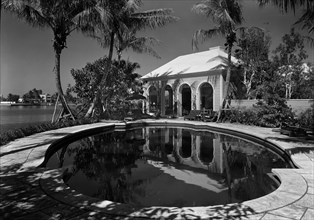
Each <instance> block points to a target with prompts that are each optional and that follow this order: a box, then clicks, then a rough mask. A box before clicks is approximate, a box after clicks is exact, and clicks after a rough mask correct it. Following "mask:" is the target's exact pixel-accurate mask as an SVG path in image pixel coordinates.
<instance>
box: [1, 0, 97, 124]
mask: <svg viewBox="0 0 314 220" xmlns="http://www.w3.org/2000/svg"><path fill="white" fill-rule="evenodd" d="M94 5H95V1H94V0H72V1H69V0H2V1H1V6H3V7H4V9H5V10H8V11H10V12H12V13H14V14H16V15H17V16H18V17H19V18H20V19H22V20H25V21H26V22H27V23H29V24H30V25H32V26H34V27H39V28H46V27H48V28H50V29H51V30H52V31H53V36H54V38H53V49H54V52H55V67H54V73H55V80H56V87H57V91H58V95H59V98H60V101H61V103H62V106H63V109H64V111H65V113H68V114H70V116H71V117H72V118H73V119H75V117H74V115H73V114H72V111H71V109H70V108H69V106H68V104H67V102H66V99H65V98H64V94H63V90H62V86H61V78H60V58H61V52H62V50H63V49H64V48H66V42H67V37H68V36H69V35H70V34H71V33H72V32H73V31H74V30H78V29H80V27H81V21H83V19H82V17H83V16H84V15H85V12H86V11H87V10H89V9H90V8H92V7H94Z"/></svg>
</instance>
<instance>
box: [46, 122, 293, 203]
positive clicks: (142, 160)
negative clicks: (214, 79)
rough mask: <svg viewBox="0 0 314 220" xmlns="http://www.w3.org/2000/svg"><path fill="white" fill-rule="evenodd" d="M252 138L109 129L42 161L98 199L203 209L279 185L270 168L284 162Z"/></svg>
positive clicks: (198, 130) (173, 129) (169, 128)
mask: <svg viewBox="0 0 314 220" xmlns="http://www.w3.org/2000/svg"><path fill="white" fill-rule="evenodd" d="M96 133H97V132H96ZM79 136H81V135H79ZM81 137H82V136H81ZM249 139H250V138H249ZM255 142H258V141H252V140H245V139H243V138H242V137H236V136H234V135H230V134H225V133H221V132H213V131H210V130H209V129H204V128H202V127H195V128H189V127H187V126H181V127H178V126H174V125H166V126H165V125H154V126H151V125H149V126H136V127H131V128H129V129H123V130H121V129H120V130H119V129H118V130H117V129H116V130H114V129H108V130H106V131H103V132H100V133H98V134H94V133H93V134H91V135H90V136H85V137H82V138H77V137H76V138H73V139H72V140H71V143H66V144H64V143H63V144H61V145H59V146H58V147H55V146H54V149H58V148H60V149H58V151H57V152H56V153H55V154H54V155H53V156H52V157H51V158H50V159H49V162H48V164H47V166H48V167H51V168H59V167H61V168H62V170H63V180H64V182H65V183H66V184H67V185H68V186H70V187H71V188H73V189H75V190H76V191H78V192H81V193H82V194H84V195H89V196H92V197H96V198H99V199H102V200H110V201H114V202H118V203H126V204H131V205H137V206H167V207H172V206H175V207H186V206H189V207H191V206H210V205H217V204H227V203H234V202H242V201H246V200H250V199H254V198H258V197H261V196H263V195H266V194H268V193H270V192H272V191H274V190H275V189H276V188H277V187H278V185H279V182H278V180H277V179H276V176H275V175H274V174H273V173H272V172H271V169H272V168H286V167H291V163H290V162H289V161H287V158H285V157H284V156H283V155H281V153H280V152H278V151H276V150H275V148H272V147H265V146H263V145H261V144H260V143H255ZM59 144H60V143H59Z"/></svg>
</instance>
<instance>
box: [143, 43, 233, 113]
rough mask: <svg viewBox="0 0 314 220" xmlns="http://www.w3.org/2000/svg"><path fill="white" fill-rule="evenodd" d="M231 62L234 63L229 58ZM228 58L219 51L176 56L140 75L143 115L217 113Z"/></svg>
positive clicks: (221, 98) (220, 49)
mask: <svg viewBox="0 0 314 220" xmlns="http://www.w3.org/2000/svg"><path fill="white" fill-rule="evenodd" d="M231 60H232V62H233V63H237V62H238V60H237V59H236V58H234V57H232V59H231ZM227 66H228V54H227V53H226V52H225V51H224V49H223V48H221V47H213V48H210V49H209V50H208V51H203V52H199V53H192V54H187V55H183V56H179V57H177V58H176V59H174V60H172V61H170V62H168V63H166V64H165V65H163V66H161V67H159V68H157V69H155V70H153V71H152V72H150V73H148V74H146V75H144V76H143V77H141V79H142V80H143V81H144V83H145V84H144V96H145V97H146V98H147V99H146V101H145V106H146V110H147V112H149V113H151V112H157V111H159V112H160V113H161V115H172V114H176V115H178V116H182V115H185V114H188V113H189V112H190V110H192V109H193V110H194V109H195V110H202V109H212V110H214V111H217V110H219V107H220V106H221V104H222V102H223V98H224V94H223V92H224V86H225V76H226V69H227V68H226V67H227Z"/></svg>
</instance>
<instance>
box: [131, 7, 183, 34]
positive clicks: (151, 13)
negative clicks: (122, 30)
mask: <svg viewBox="0 0 314 220" xmlns="http://www.w3.org/2000/svg"><path fill="white" fill-rule="evenodd" d="M172 12H173V10H172V9H156V10H148V11H144V12H137V13H134V14H132V16H131V17H130V22H131V23H132V25H133V27H135V28H137V29H143V28H146V27H148V28H151V29H155V28H157V27H163V26H165V25H166V24H169V23H172V22H175V21H177V20H178V19H179V18H177V17H175V16H172V15H171V13H172Z"/></svg>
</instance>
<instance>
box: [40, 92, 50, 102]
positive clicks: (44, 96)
mask: <svg viewBox="0 0 314 220" xmlns="http://www.w3.org/2000/svg"><path fill="white" fill-rule="evenodd" d="M39 96H40V98H41V100H42V101H43V102H46V103H51V102H52V99H51V95H49V94H40V95H39Z"/></svg>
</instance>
